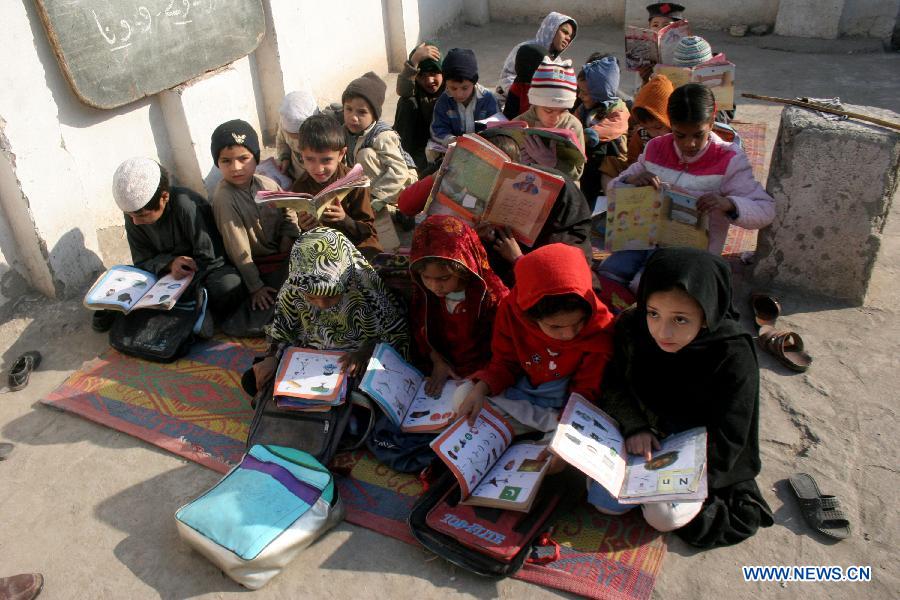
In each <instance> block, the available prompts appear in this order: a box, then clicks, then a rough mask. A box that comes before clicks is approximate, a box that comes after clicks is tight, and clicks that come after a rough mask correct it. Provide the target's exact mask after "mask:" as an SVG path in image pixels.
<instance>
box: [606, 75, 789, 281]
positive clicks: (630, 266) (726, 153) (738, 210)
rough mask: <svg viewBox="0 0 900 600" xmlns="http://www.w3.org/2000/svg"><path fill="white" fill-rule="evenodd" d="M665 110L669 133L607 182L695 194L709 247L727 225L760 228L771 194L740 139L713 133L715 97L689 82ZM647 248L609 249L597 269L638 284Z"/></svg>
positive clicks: (717, 244)
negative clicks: (703, 216) (668, 187)
mask: <svg viewBox="0 0 900 600" xmlns="http://www.w3.org/2000/svg"><path fill="white" fill-rule="evenodd" d="M666 112H667V114H668V116H669V122H670V124H671V127H672V133H670V134H667V135H663V136H659V137H656V138H653V139H652V140H650V141H649V142H648V143H647V147H646V148H645V149H644V153H643V154H642V155H641V156H640V158H638V161H637V162H636V163H634V164H633V165H631V166H630V167H628V168H627V169H626V170H625V171H623V172H622V174H621V175H619V176H618V177H617V178H616V179H614V180H613V181H612V182H610V184H609V187H608V188H607V191H608V193H609V194H611V195H612V194H614V193H615V188H616V187H618V186H619V185H621V184H626V185H633V186H646V185H652V186H653V187H654V188H657V189H659V188H660V187H661V186H663V185H664V184H669V185H672V186H677V187H678V188H680V189H682V190H684V191H685V192H686V193H687V194H690V195H691V196H694V197H696V198H697V210H698V211H699V212H700V213H704V214H706V215H708V216H709V245H708V247H707V249H708V250H709V252H711V253H713V254H716V255H720V254H722V248H723V247H724V245H725V238H726V237H727V236H728V227H729V225H732V224H734V225H737V226H738V227H743V228H744V229H761V228H763V227H765V226H767V225H768V224H769V223H771V222H772V220H773V219H774V218H775V200H773V199H772V197H771V196H769V194H767V193H766V191H765V190H764V189H763V187H762V186H761V185H760V184H759V182H757V181H756V179H754V177H753V170H752V169H751V167H750V161H749V160H748V159H747V155H746V154H744V151H743V150H742V149H741V147H740V145H739V144H736V143H728V142H725V141H723V140H722V138H720V137H719V136H718V135H716V134H715V133H713V131H712V129H713V123H714V119H715V115H716V100H715V97H714V96H713V93H712V92H711V91H710V90H709V88H707V87H705V86H703V85H701V84H699V83H689V84H686V85H683V86H681V87H680V88H678V89H676V90H675V91H674V92H672V95H671V96H670V97H669V102H668V106H667V111H666ZM652 252H653V251H652V250H622V251H619V252H614V253H613V254H612V255H611V256H609V257H608V258H607V259H606V260H604V261H603V263H602V264H601V265H600V267H599V271H600V272H601V274H603V275H605V276H608V277H610V278H611V279H614V280H616V281H620V282H623V283H625V284H630V286H631V288H632V290H636V289H637V284H638V281H639V276H640V273H641V271H642V270H643V267H644V264H645V263H646V262H647V259H648V258H649V256H650V254H651V253H652Z"/></svg>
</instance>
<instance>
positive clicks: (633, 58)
mask: <svg viewBox="0 0 900 600" xmlns="http://www.w3.org/2000/svg"><path fill="white" fill-rule="evenodd" d="M689 35H691V26H690V24H688V22H687V21H685V20H681V21H675V22H674V23H670V24H668V25H666V26H665V27H663V28H662V29H660V30H659V31H654V30H652V29H647V28H645V27H637V26H635V25H629V26H628V27H626V28H625V68H626V69H628V70H629V71H639V70H640V69H641V67H644V66H647V65H655V64H659V63H662V64H666V65H668V64H672V62H674V57H675V47H676V46H677V45H678V42H679V41H680V40H681V38H683V37H686V36H689ZM676 87H677V86H676Z"/></svg>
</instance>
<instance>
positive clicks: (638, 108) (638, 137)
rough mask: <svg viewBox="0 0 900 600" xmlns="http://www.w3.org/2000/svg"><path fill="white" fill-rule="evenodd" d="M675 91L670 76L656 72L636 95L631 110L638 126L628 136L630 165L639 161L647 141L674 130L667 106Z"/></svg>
mask: <svg viewBox="0 0 900 600" xmlns="http://www.w3.org/2000/svg"><path fill="white" fill-rule="evenodd" d="M673 91H675V86H674V85H672V82H671V81H670V80H669V78H668V77H666V76H665V75H661V74H656V75H653V76H652V77H651V78H650V81H648V82H647V83H645V84H644V85H643V87H641V89H640V90H639V91H638V93H637V95H636V96H635V97H634V105H633V107H632V111H631V112H632V114H633V115H634V119H635V121H636V122H637V125H638V126H637V127H635V128H634V130H633V131H632V132H631V135H630V136H629V138H628V164H629V165H631V164H632V163H634V162H635V161H637V159H638V157H639V156H640V155H641V152H643V151H644V146H646V145H647V142H649V141H650V140H652V139H653V138H655V137H658V136H661V135H665V134H667V133H670V132H671V131H672V127H671V126H670V125H669V113H668V110H667V107H668V105H669V96H671V95H672V92H673Z"/></svg>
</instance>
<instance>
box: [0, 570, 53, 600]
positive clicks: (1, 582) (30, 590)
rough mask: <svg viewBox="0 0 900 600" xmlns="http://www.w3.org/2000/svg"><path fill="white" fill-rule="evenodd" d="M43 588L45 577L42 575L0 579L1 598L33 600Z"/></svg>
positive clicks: (23, 575)
mask: <svg viewBox="0 0 900 600" xmlns="http://www.w3.org/2000/svg"><path fill="white" fill-rule="evenodd" d="M43 587H44V576H43V575H41V574H40V573H23V574H21V575H13V576H12V577H0V598H4V599H6V598H9V599H10V600H32V599H33V598H37V596H38V594H40V593H41V589H42V588H43Z"/></svg>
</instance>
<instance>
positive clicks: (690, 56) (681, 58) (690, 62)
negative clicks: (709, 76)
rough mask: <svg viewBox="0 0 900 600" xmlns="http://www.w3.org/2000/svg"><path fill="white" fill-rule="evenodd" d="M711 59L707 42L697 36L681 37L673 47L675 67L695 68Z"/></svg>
mask: <svg viewBox="0 0 900 600" xmlns="http://www.w3.org/2000/svg"><path fill="white" fill-rule="evenodd" d="M711 58H712V48H710V47H709V42H707V41H706V40H704V39H703V38H702V37H700V36H697V35H690V36H688V37H683V38H681V39H680V40H679V41H678V45H677V46H675V66H678V67H695V66H697V65H699V64H701V63H705V62H706V61H708V60H709V59H711Z"/></svg>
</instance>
